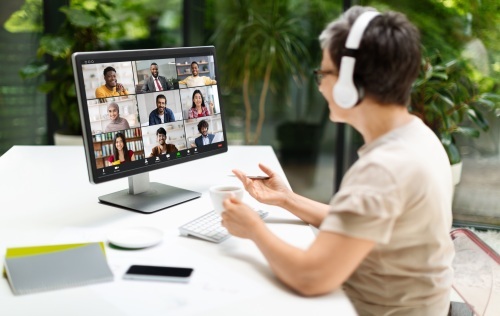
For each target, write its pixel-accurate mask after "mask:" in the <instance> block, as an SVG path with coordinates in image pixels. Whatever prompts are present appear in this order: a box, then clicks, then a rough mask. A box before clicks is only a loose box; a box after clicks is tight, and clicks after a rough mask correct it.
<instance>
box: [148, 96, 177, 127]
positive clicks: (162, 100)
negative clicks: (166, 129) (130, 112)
mask: <svg viewBox="0 0 500 316" xmlns="http://www.w3.org/2000/svg"><path fill="white" fill-rule="evenodd" d="M168 122H175V116H174V112H172V110H171V109H169V108H167V97H165V96H164V95H163V94H159V95H157V96H156V109H154V110H153V111H151V113H149V125H150V126H151V125H156V124H162V123H168Z"/></svg>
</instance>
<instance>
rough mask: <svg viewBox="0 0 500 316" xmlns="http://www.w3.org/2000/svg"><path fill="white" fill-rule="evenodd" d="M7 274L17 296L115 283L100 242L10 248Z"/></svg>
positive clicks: (7, 257)
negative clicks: (87, 285) (101, 283)
mask: <svg viewBox="0 0 500 316" xmlns="http://www.w3.org/2000/svg"><path fill="white" fill-rule="evenodd" d="M5 273H6V275H7V279H8V280H9V284H10V286H11V288H12V292H14V294H15V295H23V294H29V293H36V292H41V291H50V290H57V289H63V288H68V287H75V286H80V285H86V284H92V283H98V282H108V281H113V273H112V272H111V269H110V268H109V266H108V263H107V261H106V256H105V253H104V244H103V243H97V242H96V243H88V244H69V245H55V246H37V247H23V248H10V249H7V253H6V255H5Z"/></svg>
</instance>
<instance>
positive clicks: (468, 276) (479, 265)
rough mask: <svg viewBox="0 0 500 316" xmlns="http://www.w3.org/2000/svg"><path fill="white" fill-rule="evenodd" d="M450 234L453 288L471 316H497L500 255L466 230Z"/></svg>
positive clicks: (499, 305) (499, 298)
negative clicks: (452, 246)
mask: <svg viewBox="0 0 500 316" xmlns="http://www.w3.org/2000/svg"><path fill="white" fill-rule="evenodd" d="M450 234H451V238H452V239H453V244H454V246H455V258H454V260H453V269H454V272H455V276H454V281H453V288H454V289H455V291H456V292H457V293H458V294H459V295H460V297H462V299H463V300H464V302H465V303H466V304H467V305H468V306H469V307H470V308H471V310H472V311H473V312H474V314H475V315H480V316H489V315H491V316H493V315H500V256H499V255H498V254H497V253H496V252H495V251H494V250H493V249H491V248H490V247H489V246H488V245H487V244H485V243H484V242H483V241H482V240H481V239H480V238H479V237H478V236H477V235H476V234H474V233H473V232H472V231H470V230H468V229H464V228H460V229H455V230H453V231H451V233H450Z"/></svg>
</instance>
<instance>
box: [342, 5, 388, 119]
mask: <svg viewBox="0 0 500 316" xmlns="http://www.w3.org/2000/svg"><path fill="white" fill-rule="evenodd" d="M379 15H380V13H379V12H377V11H366V12H363V13H362V14H361V15H360V16H359V17H358V18H357V19H356V21H354V23H353V25H352V27H351V30H350V31H349V34H348V35H347V39H346V43H345V47H346V48H347V49H353V50H356V49H358V48H359V44H360V43H361V39H362V38H363V34H364V32H365V29H366V28H367V27H368V24H369V23H370V21H371V20H373V19H374V18H375V17H377V16H379ZM355 65H356V58H354V57H351V56H342V58H341V60H340V67H339V77H338V80H337V83H336V84H335V86H334V87H333V100H334V101H335V103H337V104H338V105H339V106H340V107H342V108H344V109H350V108H352V107H353V106H355V105H356V104H358V103H359V101H360V99H361V98H362V95H360V94H362V93H360V92H359V91H358V89H357V88H356V85H355V84H354V78H353V77H354V67H355Z"/></svg>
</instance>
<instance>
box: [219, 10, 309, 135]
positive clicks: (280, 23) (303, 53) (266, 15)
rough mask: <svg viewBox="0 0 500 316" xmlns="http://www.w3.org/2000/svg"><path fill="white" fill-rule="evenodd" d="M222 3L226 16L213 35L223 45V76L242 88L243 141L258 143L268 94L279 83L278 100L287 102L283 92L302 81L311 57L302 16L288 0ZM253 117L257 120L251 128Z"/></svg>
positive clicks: (226, 81)
mask: <svg viewBox="0 0 500 316" xmlns="http://www.w3.org/2000/svg"><path fill="white" fill-rule="evenodd" d="M220 3H221V4H220V10H219V12H220V14H221V17H222V16H223V18H222V19H220V20H221V23H220V24H219V27H218V28H217V29H216V31H215V33H214V36H213V39H214V40H215V41H216V42H217V43H220V45H219V46H220V47H224V49H222V50H219V52H220V54H221V55H222V57H221V58H219V60H222V61H223V64H222V67H221V68H222V69H221V73H223V74H224V76H221V77H222V78H221V80H223V81H224V83H223V86H224V87H227V88H234V89H242V96H243V104H244V107H245V133H244V135H245V143H246V144H257V143H258V142H259V138H260V135H261V132H262V127H263V123H264V120H265V114H266V104H267V103H268V92H269V91H270V90H271V89H273V87H274V86H276V85H279V86H280V96H281V98H280V100H279V102H280V103H282V104H284V103H286V102H287V101H288V100H287V97H286V93H285V92H286V87H287V86H288V82H289V80H290V79H294V80H296V81H297V82H299V81H300V80H301V78H302V73H303V71H302V69H303V68H304V60H308V54H307V50H306V47H305V45H304V43H305V41H306V35H305V34H304V28H303V26H302V23H301V20H300V19H298V18H297V17H295V16H294V12H292V10H291V9H290V8H289V7H287V5H286V3H284V2H276V1H270V2H266V1H264V2H252V1H221V2H220ZM284 83H285V84H284ZM255 103H257V106H255ZM255 111H256V112H257V115H255V114H254V113H255ZM255 117H257V123H256V127H255V130H254V131H252V122H253V120H254V118H255Z"/></svg>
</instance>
